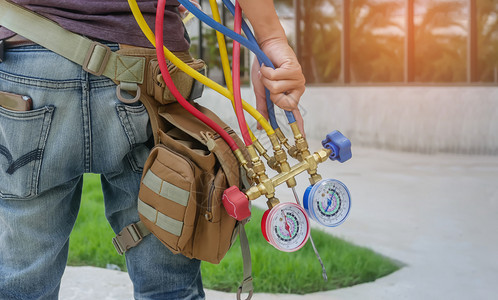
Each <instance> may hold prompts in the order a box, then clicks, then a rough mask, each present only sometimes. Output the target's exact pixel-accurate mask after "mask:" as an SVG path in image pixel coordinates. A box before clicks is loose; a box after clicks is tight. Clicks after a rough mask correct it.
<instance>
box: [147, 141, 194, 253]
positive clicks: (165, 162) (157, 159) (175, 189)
mask: <svg viewBox="0 0 498 300" xmlns="http://www.w3.org/2000/svg"><path fill="white" fill-rule="evenodd" d="M198 173H199V169H198V167H197V166H195V164H193V163H192V162H191V161H190V160H189V159H188V158H186V157H184V156H183V155H181V154H178V153H176V152H174V151H172V150H170V149H168V148H166V147H164V146H163V145H158V146H156V147H155V148H154V149H152V152H151V154H150V156H149V158H148V160H147V162H146V164H145V168H144V175H143V177H142V183H141V187H140V192H139V196H138V198H139V200H138V202H139V214H140V219H141V220H142V222H144V224H145V225H146V226H147V228H149V230H151V232H152V233H153V234H154V235H155V236H156V237H158V238H159V239H160V240H161V242H162V243H163V244H165V245H166V246H167V247H168V248H169V249H170V250H171V251H172V252H173V253H179V252H181V251H183V250H184V248H185V247H186V245H187V243H188V241H189V240H190V239H191V237H192V232H193V229H194V223H195V220H196V216H197V207H196V202H195V197H196V192H195V191H196V186H197V185H198V183H197V180H198V179H197V178H196V177H198V176H196V175H197V174H198Z"/></svg>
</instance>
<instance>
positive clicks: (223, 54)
mask: <svg viewBox="0 0 498 300" xmlns="http://www.w3.org/2000/svg"><path fill="white" fill-rule="evenodd" d="M209 4H210V5H211V12H212V13H213V19H214V20H215V21H216V22H218V23H220V24H221V18H220V11H219V8H218V3H216V0H209ZM216 39H217V40H218V48H219V49H220V58H221V65H222V67H223V74H224V75H225V82H226V84H227V88H228V90H229V91H230V93H231V94H232V95H233V79H232V73H231V72H230V71H231V70H230V61H229V60H228V51H227V47H226V43H225V37H224V36H223V34H222V33H221V32H219V31H216ZM232 106H233V110H234V111H235V103H234V102H233V100H232ZM246 126H247V131H248V132H249V136H250V137H251V141H253V142H254V141H255V140H256V137H255V136H254V134H253V133H252V130H251V128H249V126H248V125H247V123H246Z"/></svg>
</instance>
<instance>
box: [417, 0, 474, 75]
mask: <svg viewBox="0 0 498 300" xmlns="http://www.w3.org/2000/svg"><path fill="white" fill-rule="evenodd" d="M416 5H417V4H416ZM466 5H468V2H467V1H462V0H453V1H428V2H426V6H425V13H424V14H423V17H422V20H421V22H420V24H415V81H419V82H465V81H466V80H467V73H466V72H467V63H466V62H467V25H466V24H467V20H468V16H465V15H463V14H464V13H465V11H468V10H465V6H466Z"/></svg>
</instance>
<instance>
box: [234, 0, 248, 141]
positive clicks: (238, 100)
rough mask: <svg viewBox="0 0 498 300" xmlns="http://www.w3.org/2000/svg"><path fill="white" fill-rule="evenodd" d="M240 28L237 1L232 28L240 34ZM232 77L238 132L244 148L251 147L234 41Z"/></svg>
mask: <svg viewBox="0 0 498 300" xmlns="http://www.w3.org/2000/svg"><path fill="white" fill-rule="evenodd" d="M241 27H242V9H241V8H240V5H239V1H235V15H234V23H233V28H234V31H235V33H238V34H240V31H241ZM232 77H233V101H234V103H235V114H236V115H237V121H238V122H239V128H240V132H241V133H242V138H243V139H244V143H245V144H246V146H249V145H252V140H251V136H250V135H249V130H247V123H246V118H245V116H244V110H243V108H242V96H241V95H240V43H239V42H237V41H236V40H234V41H233V50H232Z"/></svg>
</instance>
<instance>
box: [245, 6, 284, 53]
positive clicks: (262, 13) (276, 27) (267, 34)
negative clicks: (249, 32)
mask: <svg viewBox="0 0 498 300" xmlns="http://www.w3.org/2000/svg"><path fill="white" fill-rule="evenodd" d="M239 3H240V6H241V7H242V10H243V11H244V14H245V16H246V17H247V19H248V20H249V22H251V25H252V27H253V29H254V34H255V35H256V39H257V40H258V43H259V44H260V45H261V44H262V43H264V42H265V41H267V40H271V39H282V38H286V36H285V32H284V29H283V28H282V25H281V24H280V20H279V19H278V16H277V13H276V12H275V6H274V4H273V0H239Z"/></svg>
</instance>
